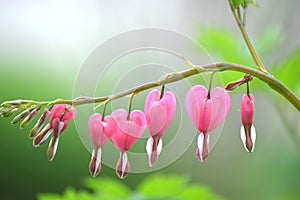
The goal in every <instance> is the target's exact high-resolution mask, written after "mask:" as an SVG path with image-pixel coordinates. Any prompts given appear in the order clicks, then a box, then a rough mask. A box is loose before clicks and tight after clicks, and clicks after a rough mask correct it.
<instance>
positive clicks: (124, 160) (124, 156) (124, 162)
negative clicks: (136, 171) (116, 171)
mask: <svg viewBox="0 0 300 200" xmlns="http://www.w3.org/2000/svg"><path fill="white" fill-rule="evenodd" d="M126 164H127V153H126V152H123V155H122V177H124V173H125V169H126Z"/></svg>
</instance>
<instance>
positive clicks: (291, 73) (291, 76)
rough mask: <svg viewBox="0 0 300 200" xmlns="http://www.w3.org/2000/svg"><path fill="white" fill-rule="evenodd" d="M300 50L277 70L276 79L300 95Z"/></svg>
mask: <svg viewBox="0 0 300 200" xmlns="http://www.w3.org/2000/svg"><path fill="white" fill-rule="evenodd" d="M299 65H300V49H297V50H296V51H294V52H293V53H292V54H291V55H289V56H288V57H287V58H286V59H285V60H284V61H283V62H281V63H280V64H279V65H278V67H277V68H276V70H275V73H274V75H275V77H276V78H278V79H279V80H281V81H282V82H284V84H285V85H286V86H287V87H289V88H290V89H291V90H292V91H294V92H295V93H296V94H297V95H300V78H299Z"/></svg>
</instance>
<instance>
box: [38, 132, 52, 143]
mask: <svg viewBox="0 0 300 200" xmlns="http://www.w3.org/2000/svg"><path fill="white" fill-rule="evenodd" d="M51 133H52V129H50V130H49V131H48V132H47V133H46V134H45V135H44V137H43V138H42V139H41V140H40V142H39V143H38V145H40V144H42V143H44V142H45V141H46V140H47V139H48V137H49V135H50V134H51Z"/></svg>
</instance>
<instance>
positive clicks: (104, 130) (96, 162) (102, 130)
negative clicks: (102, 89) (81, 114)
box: [88, 113, 116, 177]
mask: <svg viewBox="0 0 300 200" xmlns="http://www.w3.org/2000/svg"><path fill="white" fill-rule="evenodd" d="M88 127H89V131H90V136H91V139H92V142H93V144H94V149H93V152H92V157H91V161H90V164H89V169H90V173H91V175H92V176H94V177H95V176H97V175H98V174H99V173H100V171H101V155H102V147H103V146H104V144H105V143H106V142H107V141H108V140H109V139H110V138H111V136H112V135H113V134H114V130H115V127H116V124H115V121H114V120H113V118H112V117H111V116H107V117H105V118H104V120H102V116H101V115H100V114H98V113H95V114H93V115H92V116H91V117H90V118H89V121H88Z"/></svg>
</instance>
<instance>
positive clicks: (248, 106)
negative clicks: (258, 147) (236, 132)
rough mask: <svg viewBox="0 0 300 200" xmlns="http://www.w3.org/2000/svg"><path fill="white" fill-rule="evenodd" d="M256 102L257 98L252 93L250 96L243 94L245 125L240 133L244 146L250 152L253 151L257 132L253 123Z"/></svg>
mask: <svg viewBox="0 0 300 200" xmlns="http://www.w3.org/2000/svg"><path fill="white" fill-rule="evenodd" d="M254 104H255V98H254V96H253V95H252V94H250V95H249V96H248V95H247V94H244V95H243V99H242V109H241V117H242V124H243V125H242V126H241V132H240V133H241V139H242V142H243V144H244V147H245V149H246V150H247V151H248V152H252V151H253V149H254V145H255V140H256V132H255V127H254V125H253V116H254Z"/></svg>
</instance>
